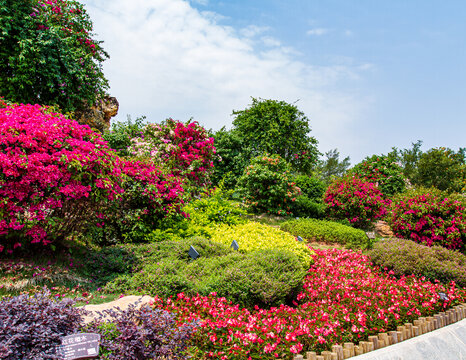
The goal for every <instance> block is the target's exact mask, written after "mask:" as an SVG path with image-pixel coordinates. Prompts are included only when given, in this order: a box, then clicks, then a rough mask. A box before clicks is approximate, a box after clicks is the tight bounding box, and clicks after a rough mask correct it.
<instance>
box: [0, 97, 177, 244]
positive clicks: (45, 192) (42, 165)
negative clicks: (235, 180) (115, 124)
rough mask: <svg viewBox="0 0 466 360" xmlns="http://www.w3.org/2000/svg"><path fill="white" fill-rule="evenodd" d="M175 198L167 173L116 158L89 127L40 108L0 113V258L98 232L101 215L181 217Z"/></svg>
mask: <svg viewBox="0 0 466 360" xmlns="http://www.w3.org/2000/svg"><path fill="white" fill-rule="evenodd" d="M3 106H5V105H3ZM182 195H183V188H182V186H181V181H180V180H179V179H177V178H176V177H175V176H174V175H173V174H164V173H162V172H161V171H160V169H158V168H157V167H156V166H155V165H154V164H151V163H143V162H139V161H126V160H123V159H120V158H118V156H117V155H116V154H115V153H114V152H113V150H111V149H110V148H109V147H108V145H107V143H106V142H105V141H104V140H103V139H102V137H101V135H100V134H99V133H96V132H94V131H92V130H91V129H90V127H89V126H86V125H80V124H78V123H77V122H76V121H74V120H69V119H66V118H65V117H64V116H63V115H61V114H57V113H51V112H50V111H49V109H48V108H43V107H41V106H39V105H11V106H5V107H4V108H2V109H0V199H1V200H0V215H1V216H0V241H1V242H0V251H3V250H4V249H5V248H7V250H8V251H12V249H14V248H17V247H19V246H21V240H23V239H27V238H29V239H30V240H31V242H32V243H40V242H42V243H43V244H48V243H50V242H51V241H53V240H55V239H61V238H64V237H66V236H67V235H69V234H71V233H72V232H73V231H75V230H81V229H82V228H83V227H84V226H88V225H89V224H96V222H97V223H98V226H103V225H104V222H102V223H100V221H101V220H102V219H105V218H106V217H107V215H109V214H105V212H108V211H112V212H113V211H115V210H117V211H129V210H130V209H134V208H136V207H139V208H141V209H144V211H145V213H146V214H147V215H148V216H152V217H158V218H161V217H164V216H166V214H167V213H169V212H173V211H176V212H181V209H180V208H181V206H182V204H183V200H182ZM96 225H97V224H96Z"/></svg>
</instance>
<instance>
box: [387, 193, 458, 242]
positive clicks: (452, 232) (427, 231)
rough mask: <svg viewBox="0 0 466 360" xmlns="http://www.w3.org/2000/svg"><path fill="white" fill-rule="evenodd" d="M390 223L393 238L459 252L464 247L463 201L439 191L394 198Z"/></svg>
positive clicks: (407, 194)
mask: <svg viewBox="0 0 466 360" xmlns="http://www.w3.org/2000/svg"><path fill="white" fill-rule="evenodd" d="M388 220H389V223H390V225H391V227H392V229H393V231H394V233H395V235H396V236H398V237H400V238H407V239H412V240H414V241H415V242H417V243H420V244H424V245H428V246H432V245H440V246H443V247H446V248H448V249H461V248H462V247H464V245H465V243H466V241H465V240H466V206H465V201H464V198H461V197H459V196H457V195H456V196H455V195H447V194H446V193H444V192H441V191H440V190H437V189H434V188H431V189H419V190H411V191H408V192H407V193H406V194H400V195H398V196H397V197H395V198H394V201H393V203H392V205H391V212H390V216H389V218H388Z"/></svg>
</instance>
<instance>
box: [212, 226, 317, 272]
mask: <svg viewBox="0 0 466 360" xmlns="http://www.w3.org/2000/svg"><path fill="white" fill-rule="evenodd" d="M233 240H236V241H237V243H238V245H239V251H240V252H244V253H247V252H250V251H255V250H267V249H269V250H272V249H285V250H288V251H290V252H292V253H294V254H296V255H297V256H298V257H299V259H300V261H301V263H302V265H303V267H304V268H306V267H308V266H309V263H310V255H311V254H312V251H311V250H310V249H309V248H308V247H307V246H306V245H305V244H304V243H303V242H299V241H298V240H297V239H296V238H295V237H294V236H292V235H291V234H289V233H286V232H284V231H281V230H280V229H276V228H273V227H270V226H267V225H263V224H260V223H254V222H250V223H246V224H241V225H236V226H220V227H218V228H217V230H216V231H215V232H214V234H213V236H212V241H215V242H218V243H221V244H225V245H227V246H230V245H231V243H232V242H233Z"/></svg>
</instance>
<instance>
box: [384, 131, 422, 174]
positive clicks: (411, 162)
mask: <svg viewBox="0 0 466 360" xmlns="http://www.w3.org/2000/svg"><path fill="white" fill-rule="evenodd" d="M411 145H412V148H411V149H403V150H398V149H397V148H393V151H392V152H390V153H389V154H388V155H389V156H391V157H393V158H396V159H397V161H398V162H399V164H401V167H402V169H403V175H404V177H405V178H406V179H410V180H412V179H413V178H414V176H415V173H416V171H417V163H418V161H419V158H420V157H421V155H422V151H421V146H422V141H421V140H418V141H416V142H415V143H412V144H411Z"/></svg>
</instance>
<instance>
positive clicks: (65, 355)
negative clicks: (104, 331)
mask: <svg viewBox="0 0 466 360" xmlns="http://www.w3.org/2000/svg"><path fill="white" fill-rule="evenodd" d="M99 341H100V335H99V334H91V333H80V334H73V335H68V336H64V337H62V338H61V345H60V346H59V347H58V355H59V356H61V359H62V360H77V359H92V358H96V357H98V356H99Z"/></svg>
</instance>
